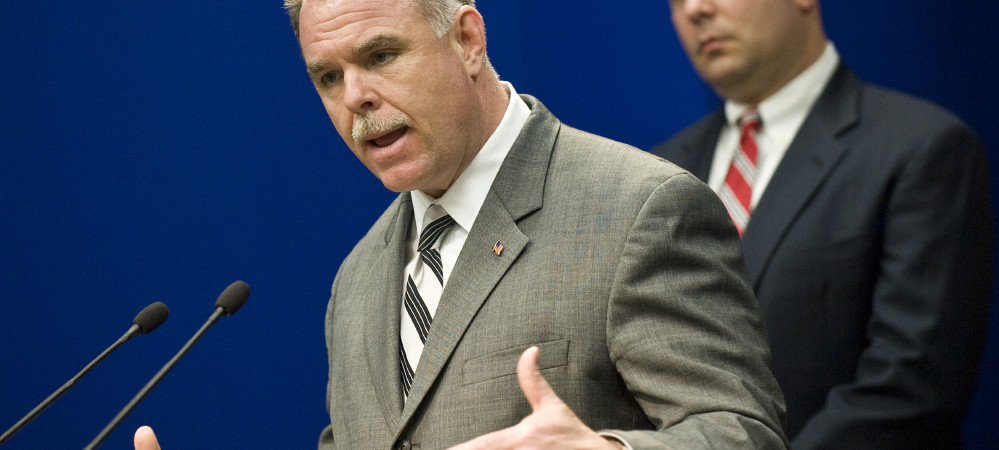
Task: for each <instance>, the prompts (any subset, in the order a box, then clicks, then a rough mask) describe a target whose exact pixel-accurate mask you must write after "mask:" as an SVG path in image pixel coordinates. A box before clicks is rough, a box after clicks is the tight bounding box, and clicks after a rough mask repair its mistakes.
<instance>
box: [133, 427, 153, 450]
mask: <svg viewBox="0 0 999 450" xmlns="http://www.w3.org/2000/svg"><path fill="white" fill-rule="evenodd" d="M132 443H133V444H135V450H160V444H159V442H156V434H155V433H153V429H152V428H149V427H147V426H145V425H143V426H141V427H139V429H138V430H135V437H134V438H133V440H132Z"/></svg>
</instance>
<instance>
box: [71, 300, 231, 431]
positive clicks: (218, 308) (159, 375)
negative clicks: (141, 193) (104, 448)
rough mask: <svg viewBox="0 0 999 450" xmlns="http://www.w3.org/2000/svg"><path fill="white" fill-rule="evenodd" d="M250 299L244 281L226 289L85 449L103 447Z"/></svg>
mask: <svg viewBox="0 0 999 450" xmlns="http://www.w3.org/2000/svg"><path fill="white" fill-rule="evenodd" d="M248 298H250V287H249V286H247V285H246V283H244V282H242V281H235V282H233V283H232V284H230V285H229V287H227V288H225V290H224V291H222V293H221V294H219V298H218V300H215V312H214V313H212V315H211V317H209V318H208V321H206V322H205V324H204V325H202V326H201V329H199V330H198V332H197V333H194V336H192V337H191V339H190V340H189V341H187V343H186V344H184V346H183V347H181V349H180V351H179V352H177V354H176V355H174V356H173V358H171V359H170V361H167V363H166V364H165V365H164V366H163V367H162V368H161V369H160V371H159V372H156V375H153V378H151V379H150V380H149V382H148V383H146V385H145V386H143V388H142V389H141V390H139V393H138V394H135V397H132V400H131V401H129V402H128V404H126V405H125V407H124V408H122V409H121V411H119V412H118V415H116V416H114V419H111V422H110V423H108V424H107V426H106V427H104V429H103V430H101V432H100V433H99V434H98V435H97V437H95V438H94V440H92V441H90V444H88V445H87V446H86V447H84V449H85V450H92V449H95V448H97V446H99V445H101V443H102V442H104V440H105V439H107V437H108V436H109V435H110V434H111V432H113V431H114V429H115V428H117V427H118V425H120V424H121V421H122V420H125V416H127V415H129V413H131V412H132V410H133V409H135V407H136V406H138V404H139V402H141V401H142V399H144V398H146V395H149V391H152V390H153V388H154V387H156V385H157V384H159V382H160V380H162V379H163V377H165V376H166V374H167V372H170V369H173V366H175V365H177V362H178V361H180V358H182V357H183V356H184V355H185V354H187V352H188V350H190V349H191V347H193V346H194V343H195V342H198V339H201V336H202V335H203V334H205V332H206V331H208V328H210V327H211V326H212V325H215V322H217V321H218V320H219V318H221V317H223V316H231V315H233V314H234V313H235V312H236V311H239V308H242V307H243V304H244V303H246V299H248Z"/></svg>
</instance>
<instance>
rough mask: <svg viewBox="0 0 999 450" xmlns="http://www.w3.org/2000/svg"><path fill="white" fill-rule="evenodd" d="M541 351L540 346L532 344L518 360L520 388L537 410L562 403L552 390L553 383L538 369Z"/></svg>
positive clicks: (532, 406)
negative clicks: (549, 382)
mask: <svg viewBox="0 0 999 450" xmlns="http://www.w3.org/2000/svg"><path fill="white" fill-rule="evenodd" d="M539 353H540V350H538V347H536V346H532V347H531V348H528V349H527V350H524V353H522V354H521V355H520V360H519V361H518V362H517V381H518V382H520V390H521V391H523V393H524V397H526V398H527V402H528V403H530V404H531V409H533V410H534V411H535V412H537V411H538V409H541V408H543V407H545V406H551V405H552V404H562V400H561V399H560V398H558V395H556V394H555V391H554V390H552V387H551V385H550V384H548V381H547V380H545V377H543V376H541V370H540V369H538V354H539Z"/></svg>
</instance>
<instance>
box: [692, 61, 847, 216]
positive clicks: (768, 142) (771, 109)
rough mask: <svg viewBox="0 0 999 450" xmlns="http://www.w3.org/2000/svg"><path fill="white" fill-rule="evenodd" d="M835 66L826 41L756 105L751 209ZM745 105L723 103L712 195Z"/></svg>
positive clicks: (736, 139) (735, 145)
mask: <svg viewBox="0 0 999 450" xmlns="http://www.w3.org/2000/svg"><path fill="white" fill-rule="evenodd" d="M837 65H839V53H837V52H836V48H835V47H834V46H833V44H832V42H827V43H826V49H825V51H824V52H823V53H822V56H820V57H819V59H818V60H816V61H815V63H813V64H812V65H811V66H809V67H808V69H805V71H804V72H802V73H801V74H799V75H798V76H797V77H795V78H794V79H793V80H791V81H790V82H789V83H787V84H786V85H784V87H782V88H780V90H779V91H777V92H776V93H774V94H773V95H771V96H770V97H767V99H766V100H763V102H761V103H760V104H759V105H757V107H758V108H759V113H760V121H761V122H762V123H763V126H762V127H761V128H760V130H759V131H757V133H756V146H757V148H758V149H759V153H758V155H757V161H756V167H757V170H756V182H755V183H754V184H753V198H752V200H751V202H750V203H751V205H752V206H753V207H755V206H756V203H757V202H759V200H760V197H761V196H763V191H764V190H765V189H766V188H767V184H768V183H770V179H771V178H773V175H774V172H776V171H777V166H778V165H779V164H780V162H781V160H782V159H784V154H785V153H786V152H787V149H788V147H790V146H791V141H793V140H794V137H795V136H796V135H797V134H798V130H799V129H800V128H801V124H802V123H804V121H805V118H806V117H808V113H809V112H811V110H812V106H814V105H815V102H816V101H817V100H818V99H819V95H821V94H822V91H823V90H825V88H826V84H828V83H829V79H830V78H832V75H833V72H835V71H836V66H837ZM749 106H750V105H744V104H739V103H735V102H733V101H726V102H725V119H726V124H725V127H724V128H723V129H722V132H721V135H719V136H718V143H717V145H716V147H715V153H714V159H712V161H711V172H710V174H709V175H708V186H711V189H713V190H714V191H715V192H721V189H722V187H724V186H725V175H726V174H727V173H728V168H729V165H731V164H732V157H733V156H735V152H736V150H737V149H738V146H739V134H740V128H739V125H738V124H737V123H736V122H737V121H738V119H739V115H740V114H742V112H743V111H744V110H745V109H746V108H748V107H749Z"/></svg>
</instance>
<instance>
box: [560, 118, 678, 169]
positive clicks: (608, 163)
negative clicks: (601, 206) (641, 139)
mask: <svg viewBox="0 0 999 450" xmlns="http://www.w3.org/2000/svg"><path fill="white" fill-rule="evenodd" d="M555 147H556V150H555V153H554V155H553V163H564V164H571V165H573V166H576V165H579V167H578V168H579V169H581V170H586V167H584V166H586V165H592V166H594V168H596V169H598V171H599V172H600V173H601V174H603V175H606V176H608V177H615V178H618V177H619V178H631V179H636V178H643V177H652V178H657V179H665V178H669V177H672V176H674V175H678V174H681V173H686V171H685V170H683V169H682V168H680V167H678V166H677V165H675V164H673V163H671V162H669V161H667V160H665V159H663V158H662V157H659V156H657V155H653V154H650V153H649V152H646V151H643V150H641V149H638V148H636V147H633V146H631V145H628V144H625V143H622V142H618V141H615V140H613V139H608V138H605V137H602V136H598V135H595V134H592V133H588V132H586V131H582V130H578V129H576V128H572V127H569V126H566V125H564V124H563V125H562V131H561V132H560V134H559V137H558V141H557V143H556V146H555Z"/></svg>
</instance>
